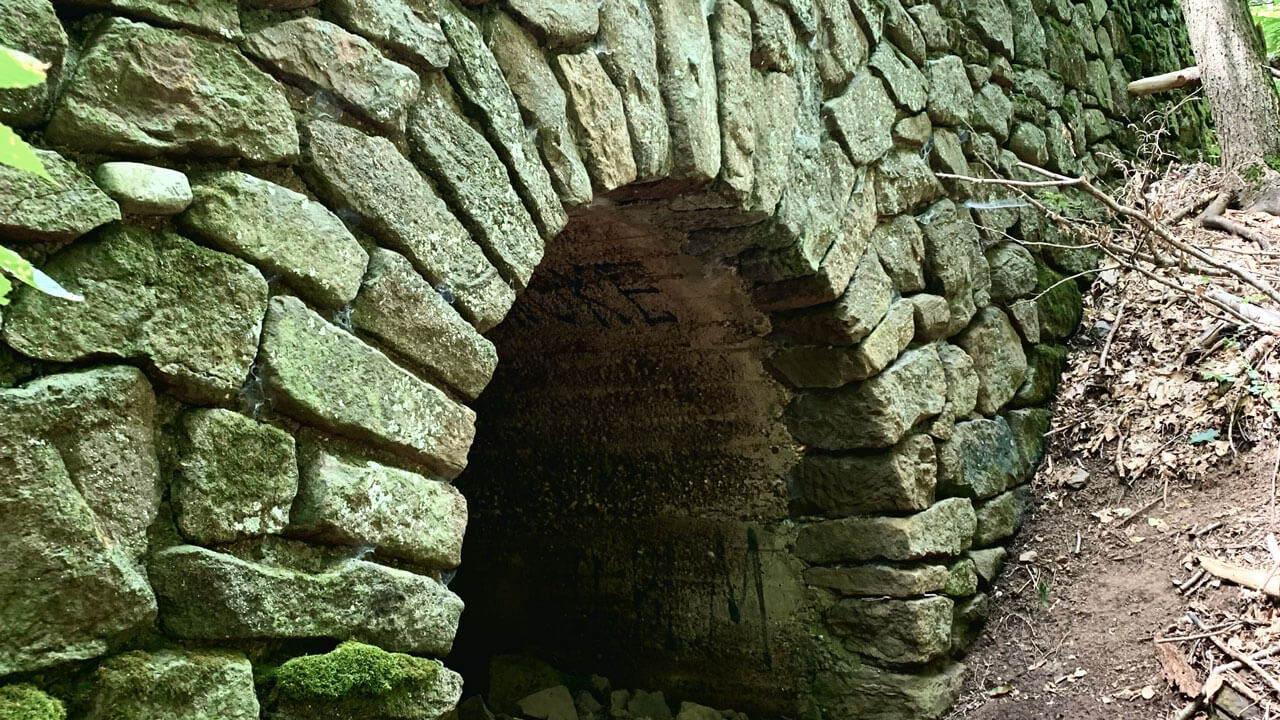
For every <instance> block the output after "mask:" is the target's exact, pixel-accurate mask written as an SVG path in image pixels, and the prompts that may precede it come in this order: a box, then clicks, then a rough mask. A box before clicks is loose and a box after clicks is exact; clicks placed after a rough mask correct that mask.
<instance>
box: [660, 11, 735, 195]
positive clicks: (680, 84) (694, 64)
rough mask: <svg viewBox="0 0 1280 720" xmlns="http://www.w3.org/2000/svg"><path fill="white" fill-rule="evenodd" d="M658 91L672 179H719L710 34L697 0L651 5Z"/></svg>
mask: <svg viewBox="0 0 1280 720" xmlns="http://www.w3.org/2000/svg"><path fill="white" fill-rule="evenodd" d="M649 8H650V10H651V11H652V12H653V21H654V33H655V37H656V38H657V54H658V69H659V71H660V73H659V75H658V87H659V88H660V89H661V91H662V99H663V101H664V102H665V104H666V108H667V126H668V129H669V130H670V131H671V174H670V176H671V178H673V179H676V180H686V181H689V182H692V183H702V182H707V181H710V180H712V179H714V178H715V177H716V176H717V175H718V174H720V123H719V118H718V112H719V107H718V103H717V100H716V78H715V72H716V68H715V59H714V57H713V53H712V50H711V30H710V27H709V26H708V25H707V18H706V15H705V14H704V13H703V12H702V4H701V2H699V0H650V2H649Z"/></svg>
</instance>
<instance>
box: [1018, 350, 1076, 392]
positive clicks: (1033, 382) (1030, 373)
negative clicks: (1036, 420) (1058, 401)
mask: <svg viewBox="0 0 1280 720" xmlns="http://www.w3.org/2000/svg"><path fill="white" fill-rule="evenodd" d="M1026 353H1027V379H1026V380H1025V381H1024V382H1023V383H1022V386H1021V387H1019V388H1018V394H1017V395H1015V396H1014V398H1013V404H1014V405H1017V406H1018V407H1027V406H1028V405H1040V404H1041V403H1044V402H1046V401H1048V400H1049V398H1051V397H1053V394H1054V393H1056V392H1057V391H1058V381H1059V380H1060V379H1061V377H1062V372H1063V371H1064V370H1066V369H1067V349H1066V348H1065V347H1062V346H1061V345H1032V346H1031V347H1030V348H1028V349H1027V351H1026Z"/></svg>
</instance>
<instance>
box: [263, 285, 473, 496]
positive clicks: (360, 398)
mask: <svg viewBox="0 0 1280 720" xmlns="http://www.w3.org/2000/svg"><path fill="white" fill-rule="evenodd" d="M260 361H261V363H262V379H263V383H264V387H265V389H266V392H267V397H268V398H269V399H270V400H271V401H272V402H274V403H276V405H277V406H278V407H279V408H280V409H281V410H283V411H284V412H286V413H289V414H291V415H293V416H294V417H297V418H298V419H299V420H303V421H306V422H310V423H314V424H316V425H318V426H320V427H323V428H327V429H330V430H332V431H334V432H337V433H340V434H342V435H346V436H349V437H352V438H354V439H357V440H363V441H365V442H370V443H373V444H374V445H380V446H385V447H388V448H389V449H391V450H393V451H395V452H399V453H402V454H404V455H406V456H408V457H410V458H412V459H414V460H416V461H418V462H421V463H424V464H426V465H428V466H430V467H432V468H434V469H435V470H437V471H438V472H440V473H442V474H443V475H445V476H446V477H450V478H452V477H454V476H456V475H457V474H458V473H459V472H461V471H462V468H463V467H465V466H466V464H467V450H468V449H469V448H470V447H471V440H472V439H473V437H474V436H475V412H473V411H472V410H471V409H469V408H467V407H464V406H462V405H459V404H458V403H456V402H454V401H453V400H451V399H449V397H448V396H446V395H445V394H444V393H443V392H441V391H440V390H439V389H437V388H436V387H435V386H433V385H429V384H427V383H425V382H423V381H422V380H419V379H418V378H417V377H414V376H413V375H411V374H409V373H408V372H407V371H405V370H404V369H402V368H400V367H398V366H397V365H396V364H395V363H393V362H391V360H389V359H388V358H387V356H386V355H383V354H382V353H381V352H379V351H377V350H375V349H373V348H371V347H369V346H368V345H365V344H364V343H362V342H361V341H360V340H358V339H357V338H355V337H354V336H352V335H351V334H349V333H347V332H346V331H344V330H341V329H339V328H338V327H336V326H334V325H332V324H330V323H329V322H327V321H326V320H325V319H324V318H322V317H320V316H319V315H317V314H316V313H315V312H314V311H312V310H310V309H308V308H307V307H306V306H305V305H303V304H302V302H301V301H300V300H298V299H297V298H294V297H289V296H277V297H274V298H272V299H271V303H270V306H269V309H268V311H267V317H266V323H265V327H264V330H263V339H262V351H261V357H260Z"/></svg>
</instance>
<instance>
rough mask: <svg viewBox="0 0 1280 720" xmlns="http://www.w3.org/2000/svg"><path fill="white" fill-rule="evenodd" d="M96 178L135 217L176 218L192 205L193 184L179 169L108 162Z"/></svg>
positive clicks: (99, 185) (96, 173)
mask: <svg viewBox="0 0 1280 720" xmlns="http://www.w3.org/2000/svg"><path fill="white" fill-rule="evenodd" d="M93 179H94V181H95V182H97V183H98V187H100V188H102V189H103V190H104V191H105V192H106V193H107V194H108V195H110V196H111V198H112V199H113V200H115V201H116V202H118V203H119V204H120V209H121V210H122V211H123V212H126V213H132V214H135V215H176V214H178V213H180V212H182V211H183V210H186V209H187V206H188V205H190V204H191V197H192V196H191V183H190V182H188V181H187V176H186V175H185V174H183V173H181V172H178V171H177V170H170V169H168V168H162V167H156V166H155V165H147V164H144V163H134V162H107V163H102V164H101V165H99V166H98V169H97V170H95V171H94V173H93Z"/></svg>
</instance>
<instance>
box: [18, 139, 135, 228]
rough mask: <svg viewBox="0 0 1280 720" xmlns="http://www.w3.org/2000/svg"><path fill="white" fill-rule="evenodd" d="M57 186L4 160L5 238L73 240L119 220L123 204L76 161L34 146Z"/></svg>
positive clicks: (46, 170)
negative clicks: (110, 195) (103, 190)
mask: <svg viewBox="0 0 1280 720" xmlns="http://www.w3.org/2000/svg"><path fill="white" fill-rule="evenodd" d="M36 156H37V157H39V158H40V162H41V163H42V164H43V165H44V169H45V172H47V173H49V176H50V177H52V178H53V179H54V181H55V182H56V183H57V186H56V187H54V186H52V185H50V184H49V182H48V181H47V180H43V179H41V178H38V177H33V176H32V175H31V174H30V173H28V172H26V171H23V170H18V169H17V168H12V167H9V166H8V165H0V236H3V237H4V238H5V239H6V240H8V239H13V240H33V241H43V240H72V239H74V238H76V237H79V236H80V235H83V234H85V233H87V232H89V231H90V230H92V229H94V228H96V227H98V226H100V225H105V224H106V223H109V222H112V221H113V220H119V219H120V207H119V205H117V204H116V202H115V201H114V200H112V199H111V198H110V197H109V196H108V195H107V194H106V193H104V192H102V190H100V189H99V188H98V186H97V185H95V184H94V183H93V180H91V179H89V176H88V175H86V174H84V173H83V172H81V170H80V169H79V168H78V167H76V166H75V164H73V163H71V162H70V161H68V160H67V159H66V158H64V157H62V156H61V155H59V154H58V153H56V152H53V151H52V150H36Z"/></svg>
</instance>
